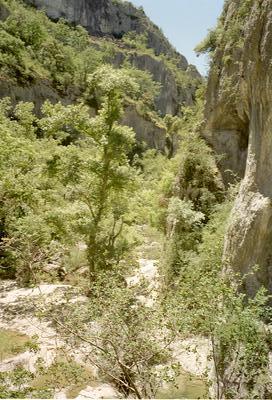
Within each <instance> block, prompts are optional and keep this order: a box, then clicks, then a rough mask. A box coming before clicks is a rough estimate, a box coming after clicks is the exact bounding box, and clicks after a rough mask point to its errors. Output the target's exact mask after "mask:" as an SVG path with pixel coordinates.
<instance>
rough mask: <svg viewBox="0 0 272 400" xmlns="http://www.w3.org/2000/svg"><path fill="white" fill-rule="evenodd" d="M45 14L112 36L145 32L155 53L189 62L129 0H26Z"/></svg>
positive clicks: (100, 34)
mask: <svg viewBox="0 0 272 400" xmlns="http://www.w3.org/2000/svg"><path fill="white" fill-rule="evenodd" d="M25 2H26V3H28V4H31V5H33V6H35V7H37V8H38V9H43V10H45V11H46V13H47V15H48V16H49V17H50V18H52V19H54V20H58V19H59V18H65V19H67V20H68V21H69V22H71V23H73V24H77V25H82V26H84V27H85V28H86V29H87V31H88V32H89V33H90V34H91V35H95V36H107V35H108V36H113V37H115V38H118V39H119V38H121V37H122V36H123V35H124V34H126V33H128V32H131V31H135V32H137V33H140V34H141V33H146V34H147V39H148V46H149V47H150V48H152V49H154V51H155V54H156V55H158V54H161V53H163V54H167V55H170V56H176V57H179V64H180V67H182V68H184V67H186V65H188V63H187V61H186V59H185V57H183V56H182V55H180V54H179V53H177V52H176V51H175V49H174V48H173V47H172V46H171V44H170V43H169V41H168V40H167V39H166V37H165V36H164V35H163V33H162V32H161V31H160V29H159V28H158V27H157V26H156V25H155V24H153V23H152V22H151V21H150V20H149V19H148V18H147V16H146V15H145V13H144V11H143V10H142V9H141V8H136V7H134V6H133V5H132V4H131V3H129V2H128V1H124V2H123V1H120V0H25Z"/></svg>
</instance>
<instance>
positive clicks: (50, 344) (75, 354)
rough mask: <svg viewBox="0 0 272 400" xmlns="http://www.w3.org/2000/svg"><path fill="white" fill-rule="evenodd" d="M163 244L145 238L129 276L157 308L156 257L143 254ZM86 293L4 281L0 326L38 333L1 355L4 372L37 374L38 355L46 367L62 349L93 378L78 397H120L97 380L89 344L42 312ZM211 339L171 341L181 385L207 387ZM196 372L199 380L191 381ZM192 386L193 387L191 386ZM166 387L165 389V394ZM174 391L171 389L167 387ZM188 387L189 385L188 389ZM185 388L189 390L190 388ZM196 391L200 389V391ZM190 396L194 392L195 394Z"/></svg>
mask: <svg viewBox="0 0 272 400" xmlns="http://www.w3.org/2000/svg"><path fill="white" fill-rule="evenodd" d="M159 247H160V244H159V243H157V242H154V241H153V242H151V243H149V244H148V243H145V244H144V247H143V248H142V249H141V250H142V251H140V252H139V266H138V267H137V268H136V269H135V271H134V272H133V273H132V275H131V276H130V277H129V278H127V283H128V285H130V286H134V285H137V284H139V283H140V282H141V281H142V280H145V281H146V284H147V287H148V291H147V293H148V294H147V295H146V296H145V297H144V296H142V298H141V299H140V300H141V301H142V302H143V303H144V304H146V306H147V307H153V306H154V304H155V302H156V298H157V294H158V290H159V272H158V259H151V258H150V259H148V258H144V257H147V256H148V255H153V256H154V255H156V254H159V253H158V249H159ZM86 300H87V298H85V297H84V296H82V295H79V293H78V291H77V289H75V288H73V287H72V286H69V285H60V284H59V285H54V284H42V285H40V286H37V287H34V288H18V287H17V285H16V283H15V282H14V281H0V331H4V332H5V331H6V332H9V331H13V332H17V333H18V334H24V335H27V336H28V337H29V338H35V340H36V341H37V348H36V349H35V351H33V349H26V350H25V351H22V352H20V353H19V354H15V355H13V356H10V357H8V358H4V359H2V358H0V372H5V371H12V370H14V369H15V368H16V367H18V366H23V367H24V368H25V369H26V370H28V371H30V372H33V373H35V371H36V368H37V367H36V365H37V361H38V360H42V361H43V363H44V365H45V366H46V367H50V365H52V363H53V362H54V360H55V359H56V357H57V356H58V354H59V352H60V351H64V352H65V353H66V354H67V353H68V354H69V356H70V357H72V358H73V359H74V360H75V362H76V363H78V364H79V365H84V368H85V367H87V368H88V370H89V371H91V374H92V376H93V377H94V378H95V379H94V380H93V381H92V384H90V383H88V382H86V387H84V388H81V390H80V391H79V392H78V393H77V396H76V398H77V399H94V398H96V399H97V398H101V399H102V398H118V397H120V395H118V393H117V392H116V390H115V389H114V388H113V387H112V386H111V385H109V384H107V383H105V382H102V383H101V382H100V381H99V376H98V371H97V369H96V368H95V367H93V366H91V365H86V364H85V363H86V360H85V358H84V354H86V347H84V346H83V347H82V348H80V347H79V348H74V347H73V348H72V347H69V345H68V344H67V342H65V341H64V340H63V337H62V335H61V334H60V332H59V330H57V329H56V326H55V325H54V321H52V320H50V315H49V317H48V316H47V318H45V317H44V313H43V312H41V311H44V310H46V309H47V307H48V309H50V307H52V305H54V306H56V305H57V306H59V305H60V306H61V307H65V304H67V302H70V303H71V302H72V303H74V302H78V303H80V302H84V301H86ZM208 353H209V343H208V342H207V340H206V339H201V338H192V339H188V340H186V341H183V342H175V343H174V344H173V354H174V359H175V360H176V361H177V362H179V363H180V365H181V367H182V371H183V373H182V376H181V378H182V385H183V386H184V385H185V386H186V385H188V384H189V386H190V388H191V386H192V385H195V386H196V389H192V388H191V389H192V390H196V391H197V390H198V386H201V387H202V388H203V383H202V382H201V381H199V379H200V378H201V377H202V376H203V375H204V374H205V372H206V369H207V366H208V364H207V363H208V361H207V359H208ZM192 376H194V377H195V381H192V382H191V383H188V382H187V381H189V380H192ZM193 388H194V386H193ZM167 390H168V388H167V387H165V388H164V392H165V393H166V394H167ZM169 390H171V389H169ZM189 392H190V390H189ZM186 393H187V392H186ZM196 393H197V392H196ZM54 398H55V399H66V398H67V389H66V388H62V389H58V390H55V396H54ZM191 398H192V397H191Z"/></svg>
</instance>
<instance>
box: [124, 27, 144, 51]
mask: <svg viewBox="0 0 272 400" xmlns="http://www.w3.org/2000/svg"><path fill="white" fill-rule="evenodd" d="M147 39H148V38H147V33H143V34H139V33H137V32H134V31H131V32H128V33H126V34H125V35H124V36H123V37H122V40H123V42H124V43H125V44H126V45H127V46H128V47H130V48H131V49H136V50H142V51H146V50H147Z"/></svg>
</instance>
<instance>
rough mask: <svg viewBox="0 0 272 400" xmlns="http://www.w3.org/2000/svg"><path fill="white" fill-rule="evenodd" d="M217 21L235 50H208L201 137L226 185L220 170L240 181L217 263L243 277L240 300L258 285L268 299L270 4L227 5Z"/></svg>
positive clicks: (271, 285)
mask: <svg viewBox="0 0 272 400" xmlns="http://www.w3.org/2000/svg"><path fill="white" fill-rule="evenodd" d="M246 3H247V9H245V8H244V9H243V10H242V11H243V12H244V14H242V13H241V7H242V6H243V7H244V6H245V5H246ZM240 15H242V16H243V19H242V18H241V19H240V22H239V23H240V27H239V26H238V22H237V21H239V18H240ZM222 21H223V29H225V31H226V32H228V31H229V32H230V34H231V33H232V31H230V29H232V30H234V29H236V28H237V26H238V28H239V29H240V32H241V40H240V42H239V46H237V45H236V44H235V43H232V42H231V41H226V42H225V43H223V45H222V43H221V45H220V43H219V46H217V49H216V50H215V53H214V56H213V64H212V71H211V74H210V78H209V88H208V99H207V107H206V116H207V118H208V122H207V127H206V137H208V138H209V140H210V142H211V143H212V144H213V145H214V148H215V149H216V150H217V151H218V152H219V153H223V152H224V150H225V152H226V153H227V157H226V158H225V160H224V159H223V160H222V161H221V170H222V173H223V175H224V177H225V181H226V182H228V181H229V180H230V175H228V172H227V171H225V169H226V168H229V169H231V170H232V171H233V172H234V173H237V174H238V175H240V176H243V175H244V179H243V181H242V184H241V187H240V191H239V194H238V197H237V199H236V201H235V205H234V209H233V211H232V215H231V220H230V225H229V229H228V232H227V236H226V240H225V249H224V263H225V266H226V269H228V268H232V269H233V270H234V271H235V272H239V273H241V274H242V275H244V274H249V275H247V277H246V279H245V288H244V289H245V291H246V292H247V294H249V295H254V294H255V293H256V290H257V289H258V288H259V287H260V286H265V287H266V288H267V289H268V290H269V292H270V293H272V202H271V200H272V2H271V0H252V1H247V2H245V1H241V0H238V1H237V0H230V1H227V3H226V6H225V10H224V15H223V18H222ZM244 169H245V171H244ZM255 266H259V270H258V271H257V272H254V267H255Z"/></svg>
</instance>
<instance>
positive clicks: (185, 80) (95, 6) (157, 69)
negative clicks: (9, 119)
mask: <svg viewBox="0 0 272 400" xmlns="http://www.w3.org/2000/svg"><path fill="white" fill-rule="evenodd" d="M12 3H13V4H14V3H16V1H15V2H14V1H13V2H12ZM23 3H27V4H29V5H31V6H34V7H35V8H37V9H43V10H45V12H46V14H47V15H48V16H49V17H50V18H51V19H52V20H53V21H56V20H58V19H60V18H64V19H66V20H68V22H70V23H71V24H72V25H78V24H79V25H82V26H84V27H85V28H86V29H87V30H88V33H89V35H90V47H91V48H93V49H94V53H95V52H96V50H99V49H100V54H104V53H103V51H105V50H104V48H105V46H107V45H108V46H109V47H110V48H111V50H110V51H109V53H110V54H111V55H110V56H105V59H103V60H102V61H101V62H106V63H110V64H113V65H114V66H116V67H123V66H124V65H127V64H129V66H130V67H132V68H137V69H139V70H143V71H147V72H148V73H150V76H151V78H152V79H153V80H154V81H156V82H158V83H159V84H160V87H161V89H160V90H159V93H158V95H157V96H156V97H155V99H154V105H153V104H152V106H151V108H152V110H150V111H152V113H155V114H156V115H157V117H158V119H160V117H163V116H164V115H166V114H172V115H177V114H180V110H181V106H182V105H186V106H190V105H192V104H193V102H194V97H195V91H196V88H197V86H198V85H199V82H200V81H201V76H200V74H199V73H198V71H197V70H196V68H195V67H194V66H191V65H188V62H187V60H186V59H185V57H184V56H182V55H180V54H179V53H178V52H177V51H176V50H175V49H174V48H173V47H172V46H171V44H170V43H169V41H168V40H167V39H166V37H165V36H164V35H163V33H162V32H161V30H160V29H159V28H158V27H157V26H156V25H154V24H153V23H152V22H151V21H150V20H149V18H148V17H147V16H146V15H145V13H144V11H143V10H142V9H141V8H139V9H138V8H136V7H134V6H133V5H132V4H131V3H129V2H126V1H125V2H123V1H119V0H99V1H98V0H77V1H75V0H57V1H51V0H25V1H24V2H23ZM9 4H10V3H9V2H7V1H4V0H3V1H1V0H0V20H2V21H4V20H6V19H7V17H8V14H9V11H8V8H9ZM18 5H19V3H18ZM20 7H22V4H21V3H20ZM24 7H26V6H24ZM29 8H30V10H31V12H32V13H34V14H35V13H36V11H35V8H34V9H33V8H32V7H29ZM34 14H33V16H34ZM11 17H12V16H11ZM22 23H23V22H22ZM52 30H53V31H54V28H53V29H52ZM130 32H135V33H136V35H137V34H145V35H146V42H145V43H144V45H143V47H142V48H141V47H137V46H136V47H133V46H131V47H130V45H129V44H127V43H126V42H125V40H122V38H123V36H124V35H125V34H127V33H130ZM5 40H6V38H4V39H3V42H4V41H5ZM53 40H54V39H53ZM144 40H145V39H144ZM62 45H63V43H60V46H62ZM46 46H47V45H46V44H45V47H46ZM50 46H51V45H49V47H50ZM55 46H56V43H55ZM5 47H6V46H4V48H3V51H4V52H5V51H7V50H6V49H5ZM28 49H29V47H28ZM25 50H26V53H27V52H28V50H27V48H26V49H25ZM9 51H10V50H9ZM43 51H44V50H43ZM46 51H47V49H46V50H45V52H46ZM0 52H1V49H0ZM28 53H29V54H27V56H24V58H23V59H24V60H29V59H30V58H33V57H34V59H33V64H32V65H31V63H30V64H29V67H30V68H29V67H27V68H24V67H23V68H24V70H25V71H27V73H28V72H29V71H30V70H32V67H33V66H34V65H35V67H34V69H35V71H34V74H33V76H31V77H30V79H28V78H25V77H24V78H23V82H22V81H20V80H18V79H17V75H18V74H17V73H16V72H14V73H13V74H12V75H13V76H12V80H11V81H8V80H7V79H6V77H5V76H3V75H1V74H0V75H1V76H0V97H4V96H8V97H11V99H12V101H13V104H15V103H16V102H18V101H32V102H34V104H35V111H36V112H37V113H39V109H40V106H41V104H42V103H43V102H44V101H45V100H46V99H49V100H50V101H53V102H56V101H59V100H60V101H62V102H63V103H64V104H67V103H71V102H74V101H75V100H76V98H78V97H80V95H82V93H80V89H79V88H77V86H76V85H77V84H76V83H75V82H72V83H71V84H70V86H69V85H66V88H65V90H62V91H58V90H57V88H56V85H54V82H50V79H51V80H52V76H51V77H50V76H48V74H47V76H46V74H44V75H43V72H42V76H38V77H37V76H36V75H37V73H36V71H38V73H40V72H41V71H44V70H43V68H44V67H42V69H39V68H37V64H36V61H37V60H36V59H35V57H36V55H35V51H34V52H33V51H32V53H30V52H28ZM57 57H59V58H57ZM65 57H67V53H66V55H65V54H61V55H59V54H57V55H56V57H54V59H53V60H52V63H53V64H54V63H55V60H56V58H57V59H58V60H59V59H63V60H64V59H65ZM91 57H94V58H95V56H93V55H91ZM36 58H37V57H36ZM57 62H58V61H57ZM89 62H90V64H92V62H93V60H92V59H91V60H90V61H89ZM38 63H39V64H40V60H38ZM84 63H86V60H85V61H84ZM87 63H88V62H87ZM0 67H1V63H0ZM61 68H62V69H61ZM45 69H46V70H47V69H48V66H46V67H45ZM75 70H76V68H75ZM14 71H15V69H14ZM59 72H60V74H62V73H63V79H64V81H66V77H65V76H64V75H65V72H64V69H63V67H62V66H61V67H60V71H59ZM69 73H70V72H69ZM83 75H84V74H83ZM16 80H17V83H16V82H14V81H16ZM52 83H53V84H52ZM81 90H82V85H81ZM136 111H137V107H136V108H135V110H132V109H131V107H128V109H127V111H126V113H125V117H124V121H125V122H126V124H128V125H129V126H131V127H133V129H134V130H135V132H136V138H137V139H138V141H144V142H146V144H147V145H148V146H149V147H155V148H156V149H159V150H165V148H166V141H167V140H166V130H165V128H164V127H163V124H161V123H160V122H159V123H157V122H156V119H157V117H156V116H155V118H147V116H148V113H145V114H144V113H137V112H136Z"/></svg>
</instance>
